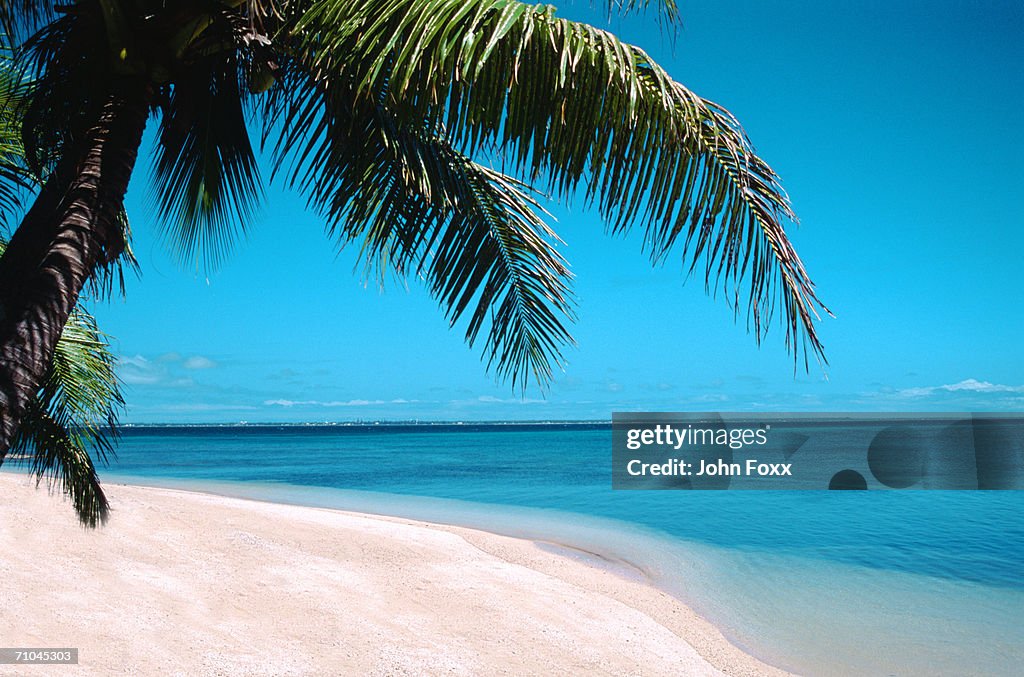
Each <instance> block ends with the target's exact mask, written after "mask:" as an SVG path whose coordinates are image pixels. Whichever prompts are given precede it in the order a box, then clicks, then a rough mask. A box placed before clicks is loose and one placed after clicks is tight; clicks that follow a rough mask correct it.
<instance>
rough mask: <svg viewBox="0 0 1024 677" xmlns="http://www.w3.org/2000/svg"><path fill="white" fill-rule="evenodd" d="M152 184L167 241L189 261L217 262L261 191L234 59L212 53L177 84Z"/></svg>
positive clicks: (245, 221) (162, 128) (246, 220)
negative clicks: (207, 61)
mask: <svg viewBox="0 0 1024 677" xmlns="http://www.w3.org/2000/svg"><path fill="white" fill-rule="evenodd" d="M152 185H153V187H154V191H155V199H156V204H157V213H158V215H159V216H160V218H161V219H162V220H163V225H164V231H165V237H166V241H167V242H168V243H169V244H170V245H171V246H172V248H173V249H174V250H175V251H176V252H177V254H178V255H179V257H180V258H181V259H182V260H183V261H190V260H193V259H198V258H202V260H203V264H204V265H205V267H207V268H214V267H216V266H217V265H218V264H219V262H220V260H221V259H222V257H223V256H224V255H225V254H226V253H228V252H229V251H230V250H231V248H232V246H233V243H234V241H235V239H236V236H237V233H238V232H241V233H244V232H245V230H246V225H247V224H248V223H249V222H250V220H251V219H252V217H253V214H254V211H255V206H256V204H258V202H259V200H260V198H261V197H262V193H261V189H260V178H259V169H258V167H257V165H256V158H255V156H254V154H253V149H252V145H251V143H250V141H249V135H248V132H247V129H246V122H245V115H244V111H243V103H242V93H241V90H240V88H239V71H238V65H237V62H236V61H235V60H234V59H228V60H227V61H226V62H222V61H220V60H216V59H211V60H210V65H209V67H207V68H196V69H193V70H191V71H190V72H189V74H188V75H187V76H185V77H183V78H182V79H180V80H179V81H178V82H177V83H176V84H175V87H174V92H173V93H172V94H171V96H170V100H169V102H168V104H167V106H166V107H165V110H164V114H163V118H162V121H161V125H160V135H159V141H158V150H157V156H156V161H155V164H154V170H153V184H152Z"/></svg>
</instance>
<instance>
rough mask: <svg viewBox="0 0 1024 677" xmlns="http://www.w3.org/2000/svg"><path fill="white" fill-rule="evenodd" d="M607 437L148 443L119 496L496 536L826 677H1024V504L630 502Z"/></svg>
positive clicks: (710, 498) (120, 467) (887, 494)
mask: <svg viewBox="0 0 1024 677" xmlns="http://www.w3.org/2000/svg"><path fill="white" fill-rule="evenodd" d="M610 456H611V431H610V430H609V429H608V428H607V427H603V426H601V427H597V426H592V427H590V428H585V427H574V428H533V429H518V428H509V427H502V426H497V427H486V426H451V427H430V428H410V427H401V426H399V427H375V426H367V427H324V428H321V427H280V428H273V427H270V428H266V427H245V428H238V427H233V428H232V427H225V428H202V427H190V428H149V429H139V428H130V429H126V430H125V434H124V436H123V438H122V441H121V444H120V446H119V450H118V460H117V461H116V462H114V463H113V464H112V466H111V468H109V469H108V470H107V471H106V473H105V475H104V477H106V478H107V479H114V478H115V476H122V477H129V476H130V477H133V478H144V479H145V480H146V481H147V482H148V483H153V484H170V485H176V486H194V487H197V488H205V489H212V490H216V491H220V492H221V493H228V494H234V495H242V496H249V497H255V498H264V499H268V500H278V501H286V502H294V503H303V504H310V505H323V506H329V507H339V508H347V509H355V510H363V511H368V512H377V513H384V514H398V515H404V516H409V517H416V518H420V519H426V520H435V521H446V522H450V523H455V524H463V525H466V526H475V527H483V528H487V529H490V530H493V531H498V532H502V533H507V534H510V535H515V536H525V537H529V538H536V539H541V540H550V541H556V542H562V543H566V544H569V545H573V546H576V547H579V548H582V549H586V550H590V551H593V552H598V553H600V554H602V555H603V556H605V557H608V558H609V559H612V560H621V561H623V562H628V563H630V564H631V565H633V566H635V567H637V568H639V569H640V570H642V571H643V572H644V573H645V574H646V575H648V576H650V577H651V578H652V579H653V580H654V581H655V582H656V583H657V584H658V585H659V586H662V587H663V588H664V589H666V590H668V591H669V592H671V593H673V594H675V595H677V596H679V597H680V598H681V599H683V600H684V601H686V602H688V603H689V604H691V605H693V606H694V607H695V608H696V609H697V610H698V611H699V612H701V613H703V614H704V615H706V616H707V617H709V618H710V619H711V620H712V621H713V622H715V623H716V624H717V625H718V626H719V627H721V628H722V629H723V631H724V632H725V633H726V635H727V636H729V637H730V639H732V640H733V641H735V642H736V643H737V644H739V645H740V646H742V647H743V648H745V649H746V650H748V651H750V652H751V653H754V654H755V655H757V656H759V657H761V658H763V659H765V660H767V661H769V662H771V663H774V664H777V665H780V666H781V667H785V668H789V669H792V670H795V671H798V672H802V673H808V674H820V675H832V674H871V675H876V674H900V675H902V674H919V675H932V674H949V675H966V674H990V675H996V674H1007V675H1008V674H1019V673H1018V669H1019V666H1020V665H1022V664H1024V630H1022V627H1021V622H1020V621H1021V617H1022V615H1024V493H1022V492H1019V491H992V492H982V491H974V492H969V491H868V492H826V491H723V492H715V491H613V490H612V489H611V467H610Z"/></svg>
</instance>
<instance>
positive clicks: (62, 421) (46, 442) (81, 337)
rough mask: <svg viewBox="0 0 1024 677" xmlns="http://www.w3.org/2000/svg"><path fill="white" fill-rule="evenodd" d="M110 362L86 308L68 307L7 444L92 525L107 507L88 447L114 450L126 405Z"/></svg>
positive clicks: (13, 456) (103, 453)
mask: <svg viewBox="0 0 1024 677" xmlns="http://www.w3.org/2000/svg"><path fill="white" fill-rule="evenodd" d="M0 251H2V243H0ZM114 363H115V360H114V357H113V355H112V354H111V353H110V350H109V347H108V345H107V343H106V341H105V340H104V337H103V335H102V334H101V333H100V332H99V330H98V329H97V327H96V321H95V320H94V319H93V318H92V316H91V315H89V314H88V313H86V312H85V311H83V310H80V309H79V310H76V311H75V312H74V313H72V315H71V318H70V319H69V320H68V322H67V324H66V325H65V326H64V331H63V332H62V334H61V338H60V341H58V343H57V349H56V351H55V352H54V357H53V362H52V364H51V366H50V369H49V371H48V372H47V376H46V378H45V380H44V382H43V386H42V388H41V389H40V391H39V393H38V394H37V395H36V397H35V399H33V400H32V402H31V404H30V406H29V409H28V412H27V413H26V415H25V418H24V419H22V422H21V426H20V428H19V429H18V433H17V435H16V436H15V439H14V442H13V443H12V444H11V447H10V450H9V451H8V454H9V455H10V456H9V457H8V459H7V460H8V461H9V462H12V461H13V463H14V464H16V465H19V464H20V465H25V466H27V467H28V468H29V470H30V472H32V473H33V474H34V475H35V476H36V479H37V482H39V483H41V482H42V481H43V480H46V481H47V482H48V483H49V484H50V486H51V487H53V486H57V487H59V488H60V489H61V490H62V491H63V492H64V493H66V494H67V495H68V496H70V498H71V501H72V504H73V505H74V508H75V511H76V513H77V514H78V518H79V519H80V520H81V521H82V523H83V524H85V525H88V526H93V527H94V526H96V525H97V524H99V523H102V522H104V521H106V519H107V516H108V514H109V504H108V502H107V498H106V496H105V494H104V493H103V489H102V487H101V486H100V482H99V478H98V477H97V475H96V467H95V463H94V461H93V454H95V456H96V457H97V458H98V459H99V460H101V461H105V460H106V459H107V458H108V457H109V456H110V455H112V454H113V441H114V439H115V438H116V427H115V426H116V424H117V415H118V412H119V411H120V410H121V408H122V407H123V406H124V401H123V399H122V397H121V393H120V385H119V381H118V379H117V375H116V374H115V372H114ZM3 461H4V458H3V455H0V463H2V462H3Z"/></svg>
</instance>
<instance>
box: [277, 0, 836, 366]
mask: <svg viewBox="0 0 1024 677" xmlns="http://www.w3.org/2000/svg"><path fill="white" fill-rule="evenodd" d="M291 35H292V37H293V38H294V39H295V40H297V41H298V44H299V45H300V46H299V48H298V52H299V53H300V54H303V55H306V62H305V64H304V65H305V67H306V68H307V69H308V70H309V72H311V73H315V74H317V76H318V77H319V78H321V79H322V80H343V81H344V80H347V81H351V82H353V83H354V85H353V86H354V88H355V90H356V91H357V92H358V94H359V96H360V97H361V98H365V99H369V100H374V99H376V98H378V97H380V95H381V93H382V92H385V91H386V92H387V94H388V97H389V101H393V102H394V106H393V111H392V112H393V115H394V116H395V117H396V118H398V119H400V120H403V121H411V122H414V123H418V124H422V125H423V126H424V127H426V128H428V129H436V128H441V127H443V128H445V129H448V130H451V138H452V141H453V142H454V144H455V145H456V146H457V147H461V148H463V149H464V150H465V151H466V152H468V153H470V154H472V153H474V152H478V151H480V150H484V151H487V152H488V153H489V154H491V155H494V156H497V155H500V156H501V157H504V158H507V159H508V160H509V162H510V163H511V165H512V167H513V169H514V171H515V172H516V173H517V174H518V175H519V176H521V177H522V178H523V179H524V180H526V181H528V182H530V183H537V182H543V183H544V184H546V185H547V187H548V189H549V190H550V191H551V192H552V193H553V194H555V195H558V196H561V197H565V198H572V197H573V196H574V195H576V194H577V193H582V195H583V197H584V200H585V202H587V203H588V204H589V203H594V204H596V205H597V206H598V208H599V210H600V212H601V214H602V215H603V216H604V217H605V219H606V220H607V222H608V224H609V227H610V229H611V230H612V231H613V232H619V231H623V230H627V229H629V228H631V227H632V225H633V224H635V223H639V224H641V225H642V226H643V228H644V246H645V248H646V250H647V251H648V253H649V254H650V256H651V258H652V260H653V261H655V262H659V261H663V260H664V259H665V257H666V256H667V255H668V254H669V252H670V251H671V250H672V249H673V247H676V246H678V248H679V252H680V254H681V256H682V257H684V259H685V260H687V261H688V264H687V265H688V266H689V267H690V269H691V270H692V269H693V268H695V267H698V266H700V267H702V268H703V272H704V277H705V281H706V284H707V285H708V286H709V287H711V286H718V287H722V288H724V289H725V290H726V291H727V292H728V293H727V300H729V301H730V302H731V303H732V304H733V305H734V307H735V309H736V311H737V313H739V312H741V310H742V309H743V308H744V307H745V308H746V315H747V321H748V326H750V327H751V328H752V330H753V332H754V334H755V336H756V337H757V339H758V340H760V339H761V338H762V337H763V335H764V333H765V331H766V329H767V326H768V324H769V321H770V320H771V318H772V317H773V315H774V314H775V313H776V312H778V316H779V317H780V319H781V323H782V324H783V326H784V327H785V331H786V341H787V345H788V346H789V347H790V348H791V349H792V350H793V352H794V356H795V357H798V356H799V354H800V352H801V348H803V356H804V360H805V364H806V359H807V355H808V352H809V353H812V354H814V355H815V356H816V357H818V358H819V359H823V354H822V346H821V343H820V340H819V338H818V335H817V332H816V328H815V325H814V321H815V319H817V310H819V309H823V308H824V307H823V306H822V305H821V303H820V301H819V300H818V298H817V296H816V293H815V290H814V286H813V284H812V283H811V281H810V279H809V277H808V276H807V273H806V271H805V269H804V267H803V264H802V263H801V262H800V259H799V258H798V257H797V255H796V253H795V251H794V249H793V247H792V245H791V243H790V242H789V239H788V237H787V236H786V233H785V227H784V225H785V224H786V223H791V222H793V221H794V216H793V213H792V211H791V209H790V206H789V201H788V198H787V196H786V194H785V192H784V191H783V190H782V188H781V186H780V184H779V181H778V177H777V176H776V175H775V173H774V172H773V171H772V170H771V168H770V167H769V166H768V165H767V163H765V162H764V161H763V160H762V159H761V158H759V157H758V156H757V155H756V153H755V152H754V149H753V147H752V146H751V144H750V142H749V140H748V139H747V137H746V136H745V135H744V133H743V131H742V129H741V128H740V126H739V124H738V123H737V122H736V120H735V119H734V118H733V117H732V116H731V115H730V114H728V112H727V111H725V110H724V109H723V108H721V107H720V106H717V105H716V104H714V103H711V102H709V101H706V100H704V99H702V98H700V97H699V96H697V95H695V94H693V93H692V92H690V91H689V90H688V89H686V88H685V87H683V86H682V85H680V84H679V83H677V82H675V81H673V80H672V78H671V77H669V75H668V74H667V73H666V72H665V71H664V70H662V69H661V68H660V67H659V66H657V64H655V63H654V62H653V61H651V59H650V58H649V57H648V56H647V55H646V54H645V53H644V52H643V51H642V50H640V49H639V48H637V47H634V46H632V45H627V44H625V43H622V42H621V41H619V40H618V39H617V38H615V36H613V35H611V34H610V33H607V32H605V31H601V30H598V29H596V28H593V27H591V26H587V25H584V24H580V23H575V22H571V21H566V20H564V19H559V18H557V17H556V16H555V15H554V11H553V9H551V8H550V7H543V6H536V7H534V6H528V5H524V4H522V3H519V2H515V1H514V0H471V1H468V2H466V1H463V0H420V1H417V2H396V1H389V0H368V1H364V2H350V1H346V0H319V1H318V2H315V3H314V4H313V5H312V7H311V8H310V10H309V11H308V12H306V13H305V14H304V15H303V16H302V17H301V18H300V19H299V20H298V21H297V23H296V26H295V27H294V29H293V30H292V32H291ZM743 297H746V300H745V302H744V301H743V300H742V298H743ZM777 306H781V307H777Z"/></svg>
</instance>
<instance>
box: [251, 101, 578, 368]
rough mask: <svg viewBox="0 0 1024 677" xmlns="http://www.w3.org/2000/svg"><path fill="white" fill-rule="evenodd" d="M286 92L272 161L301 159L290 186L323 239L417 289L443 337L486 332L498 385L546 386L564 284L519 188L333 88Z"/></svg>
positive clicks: (439, 137)
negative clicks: (301, 196) (412, 279)
mask: <svg viewBox="0 0 1024 677" xmlns="http://www.w3.org/2000/svg"><path fill="white" fill-rule="evenodd" d="M287 85H288V86H285V87H283V88H281V90H280V91H282V92H291V93H292V97H293V98H294V101H292V102H291V103H290V105H284V106H283V108H282V110H287V111H288V114H287V115H286V117H285V118H284V119H283V120H282V121H281V124H280V126H279V128H278V129H277V131H278V132H280V136H279V137H278V138H279V142H278V144H277V146H276V149H275V154H276V155H277V157H278V164H279V165H280V164H283V163H284V161H285V160H286V158H287V157H288V156H289V153H295V151H296V149H302V152H301V153H295V154H294V155H293V159H294V162H293V164H292V168H291V171H290V175H289V177H288V179H289V181H290V182H291V183H292V184H295V185H298V186H299V187H301V188H302V189H304V191H305V192H306V193H307V195H309V197H310V203H311V205H312V206H314V207H315V208H317V209H318V210H319V211H320V212H321V213H323V214H324V215H325V216H326V217H327V219H328V224H329V230H330V232H331V233H332V234H333V235H334V236H335V237H336V238H337V239H338V240H339V242H340V243H341V244H342V245H345V244H348V243H351V242H359V243H360V245H361V247H362V252H363V255H364V257H365V260H366V262H367V270H368V271H371V272H375V273H376V274H377V275H379V276H383V274H384V273H385V271H388V270H391V271H394V272H396V273H397V274H399V275H412V276H416V277H421V278H423V279H424V280H425V281H426V283H427V285H428V287H429V289H430V291H431V293H432V294H433V295H434V297H435V298H437V299H438V300H439V301H440V303H441V304H442V306H443V307H444V308H445V313H446V316H447V317H448V319H449V321H450V322H451V323H452V325H455V324H456V323H457V322H458V321H459V320H460V319H462V318H466V319H467V323H466V340H467V342H468V343H469V344H470V345H473V344H474V343H475V341H476V340H477V338H478V335H479V334H480V332H481V331H482V330H483V328H484V327H487V338H486V341H485V347H484V357H485V360H486V362H487V365H488V368H491V369H493V370H494V371H495V372H496V373H497V374H498V375H499V376H501V377H503V378H506V379H508V380H509V381H510V382H512V383H513V384H514V385H515V386H522V387H525V385H526V383H527V382H528V380H529V379H531V378H532V379H534V380H535V381H536V382H538V383H541V384H545V383H547V382H548V381H549V380H550V378H551V373H552V365H553V363H554V364H560V362H561V347H562V346H563V345H564V344H566V343H571V340H572V339H571V337H570V336H569V333H568V331H567V330H566V328H565V321H566V320H567V319H571V293H570V291H569V278H570V274H569V271H568V268H567V266H566V264H565V261H564V260H563V259H562V257H561V256H560V255H559V254H558V253H557V252H556V251H555V250H554V248H553V247H552V245H551V241H552V240H554V239H556V238H555V235H554V233H553V232H552V231H551V230H550V229H549V228H548V227H547V225H546V224H545V223H544V221H543V220H542V219H541V218H540V217H539V216H538V214H537V212H538V211H540V209H539V206H538V204H537V203H536V201H535V200H534V199H533V198H532V197H531V196H530V195H529V193H528V190H529V189H528V187H526V186H525V185H523V184H522V183H520V182H518V181H516V180H514V179H512V178H510V177H507V176H504V175H502V174H501V173H499V172H496V171H494V170H491V169H488V168H487V167H484V166H482V165H480V164H477V163H475V162H473V161H472V160H470V159H469V158H468V157H466V156H465V155H463V154H462V153H459V152H458V151H457V150H456V149H454V148H453V147H452V145H451V143H450V142H449V141H448V140H447V139H446V138H445V137H444V134H443V130H440V129H438V130H434V132H433V133H430V132H428V131H427V130H424V129H422V128H417V127H416V126H414V125H406V126H402V125H399V124H398V122H397V121H396V120H395V119H394V118H393V117H392V116H391V115H390V114H389V111H388V108H387V106H386V105H384V104H383V103H376V104H365V103H363V104H357V103H356V102H355V101H354V99H353V95H352V92H351V91H350V90H347V89H345V88H344V87H342V86H338V85H337V83H335V84H334V85H333V86H329V85H323V86H318V85H316V84H314V83H310V82H306V83H304V84H303V83H300V82H295V81H292V82H289V83H287ZM268 117H269V118H271V119H276V116H275V115H273V114H271V115H269V116H268Z"/></svg>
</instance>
